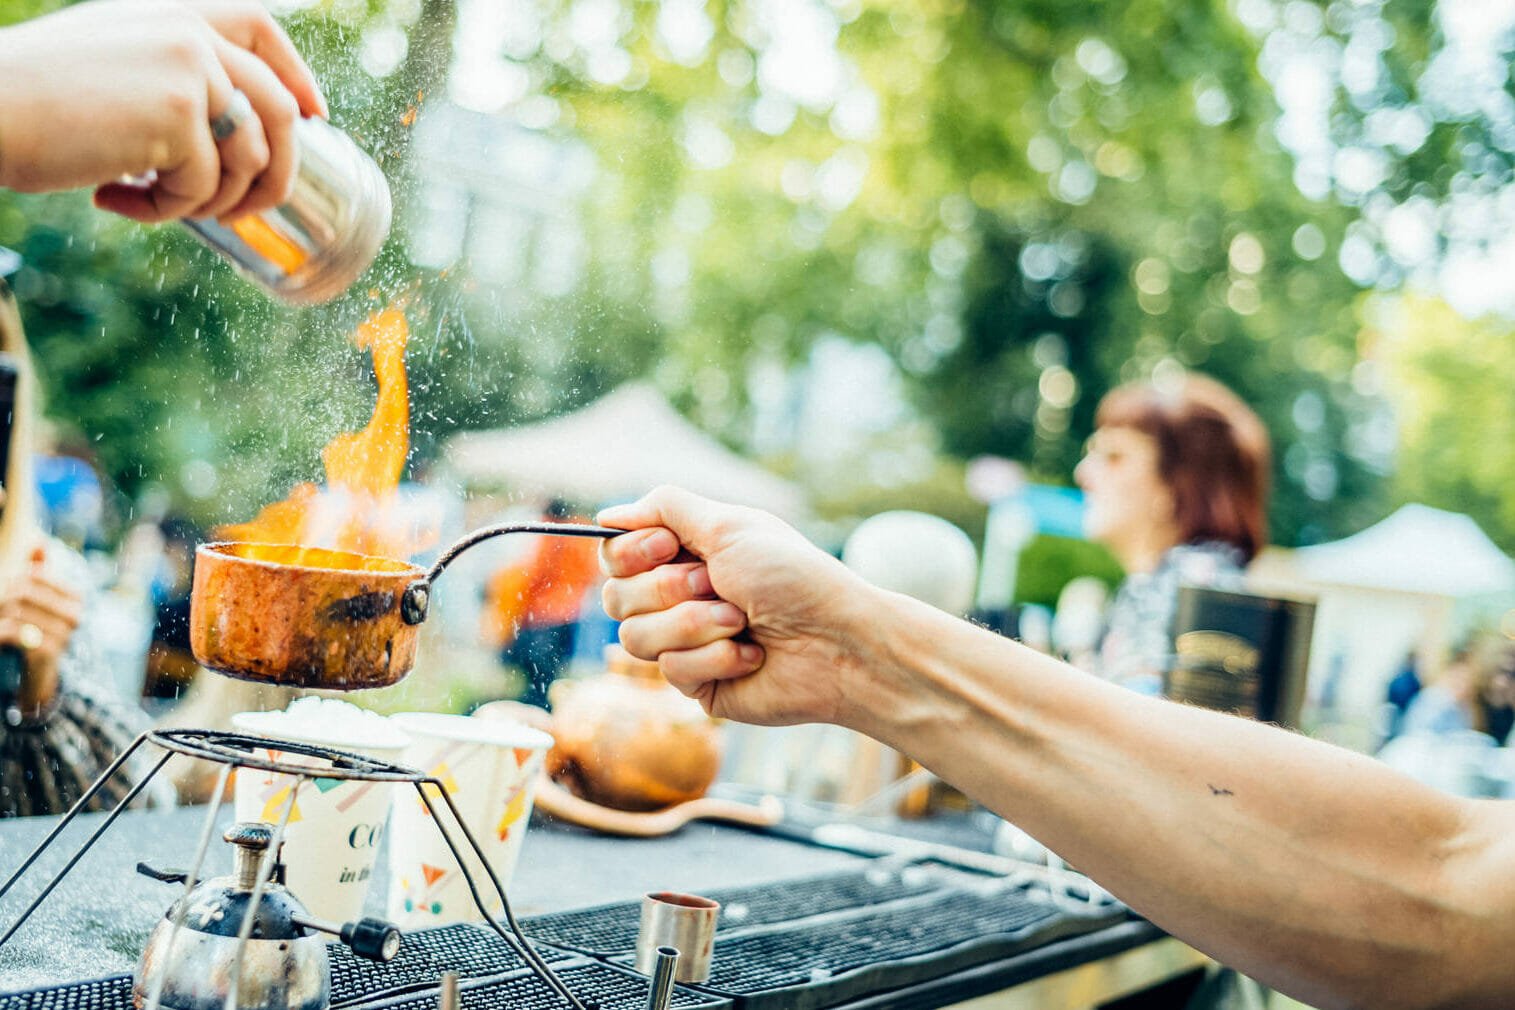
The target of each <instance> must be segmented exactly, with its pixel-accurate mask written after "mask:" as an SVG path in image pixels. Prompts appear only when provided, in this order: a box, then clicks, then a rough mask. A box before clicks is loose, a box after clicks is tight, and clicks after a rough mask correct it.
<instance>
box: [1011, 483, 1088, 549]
mask: <svg viewBox="0 0 1515 1010" xmlns="http://www.w3.org/2000/svg"><path fill="white" fill-rule="evenodd" d="M1016 497H1018V498H1019V499H1020V501H1021V502H1022V504H1024V505H1025V506H1026V507H1027V508H1029V509H1030V510H1031V514H1032V515H1033V516H1034V517H1035V518H1036V532H1038V533H1046V534H1048V535H1050V536H1054V537H1074V538H1077V539H1083V536H1084V493H1083V492H1082V491H1080V490H1079V489H1078V488H1076V487H1057V486H1054V485H1052V484H1027V485H1026V486H1025V487H1023V488H1022V489H1021V492H1020V494H1019V495H1017V496H1016Z"/></svg>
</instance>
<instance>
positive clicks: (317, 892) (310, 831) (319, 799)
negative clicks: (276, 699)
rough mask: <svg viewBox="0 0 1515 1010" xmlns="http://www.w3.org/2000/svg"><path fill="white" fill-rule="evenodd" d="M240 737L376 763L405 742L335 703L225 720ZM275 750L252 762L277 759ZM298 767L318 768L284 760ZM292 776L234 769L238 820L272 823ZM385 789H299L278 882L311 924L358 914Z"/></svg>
mask: <svg viewBox="0 0 1515 1010" xmlns="http://www.w3.org/2000/svg"><path fill="white" fill-rule="evenodd" d="M231 722H232V726H233V728H235V729H236V730H237V731H238V732H240V733H246V734H249V735H252V736H262V737H271V738H273V739H274V740H293V741H297V742H300V743H311V744H319V745H322V746H325V747H332V748H335V749H337V750H345V751H352V752H354V753H357V754H362V755H365V756H367V757H372V758H376V759H378V760H381V761H391V762H393V761H399V760H400V755H401V754H402V753H403V752H404V750H405V747H406V745H407V744H408V743H409V742H410V737H409V736H407V735H406V733H405V732H404V731H403V730H402V729H400V728H399V727H398V726H396V725H395V724H394V723H393V722H392V721H391V720H389V719H387V718H386V717H384V716H382V715H379V714H378V713H376V712H369V711H367V710H366V709H361V708H359V707H358V706H356V705H352V704H349V703H348V702H345V701H340V700H338V699H335V698H300V699H298V700H296V701H294V702H292V703H291V704H290V706H289V708H287V709H285V710H284V711H282V712H240V713H238V714H236V715H234V716H232V720H231ZM282 753H283V752H281V751H280V750H278V748H277V746H276V745H271V746H270V747H269V748H268V750H267V751H265V752H259V756H274V757H278V756H279V755H280V754H282ZM290 757H291V760H294V761H298V762H300V763H301V764H317V765H318V764H319V763H320V762H319V761H317V760H315V759H312V758H308V757H305V756H303V755H298V754H292V755H290ZM295 782H296V777H295V776H292V775H283V774H279V773H276V772H266V771H262V770H260V769H257V768H239V769H237V781H236V807H237V820H239V821H267V822H268V823H270V824H278V823H279V820H280V819H281V818H282V817H283V816H284V811H285V808H286V807H287V806H288V803H289V799H290V790H291V788H292V787H293V786H294V784H295ZM393 789H394V786H392V785H391V784H389V783H387V782H362V781H357V780H340V779H326V778H310V779H307V780H306V781H305V782H304V783H303V784H302V785H300V788H299V793H298V795H297V796H295V805H294V808H293V809H292V810H290V813H289V823H288V824H287V825H286V827H285V829H284V852H283V854H284V864H285V868H286V869H285V883H286V885H287V886H288V887H289V889H290V891H291V892H292V893H293V894H294V896H295V897H296V898H298V899H300V903H301V904H303V905H304V906H305V907H306V909H308V910H309V911H310V913H311V914H312V915H314V916H316V917H318V918H322V919H330V920H333V921H336V922H349V921H351V920H353V919H356V918H359V917H360V916H361V915H362V914H363V902H364V900H365V899H366V898H367V896H368V884H369V880H370V879H371V878H372V876H373V867H374V857H375V855H376V854H377V851H378V846H379V841H380V840H381V839H382V838H383V837H384V825H385V819H386V817H387V816H388V813H389V805H390V792H391V790H393Z"/></svg>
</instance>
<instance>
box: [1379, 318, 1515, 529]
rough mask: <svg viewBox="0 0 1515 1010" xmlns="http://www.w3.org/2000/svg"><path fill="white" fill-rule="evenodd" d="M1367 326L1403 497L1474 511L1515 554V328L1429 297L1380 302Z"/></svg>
mask: <svg viewBox="0 0 1515 1010" xmlns="http://www.w3.org/2000/svg"><path fill="white" fill-rule="evenodd" d="M1369 318H1370V321H1371V322H1372V324H1373V326H1372V329H1371V331H1370V334H1371V353H1372V358H1373V360H1374V361H1375V362H1376V363H1378V365H1379V366H1380V367H1381V369H1382V371H1383V381H1384V382H1385V383H1386V384H1387V386H1388V390H1389V398H1390V400H1391V402H1392V403H1393V405H1394V417H1395V419H1396V421H1397V434H1398V442H1399V445H1398V458H1397V463H1396V466H1395V471H1394V481H1393V488H1394V495H1395V497H1396V499H1398V500H1400V501H1420V502H1425V503H1426V504H1429V505H1436V506H1439V507H1441V508H1446V509H1450V510H1452V511H1457V512H1467V513H1469V514H1470V515H1472V516H1473V517H1474V518H1475V519H1477V520H1478V522H1479V523H1480V525H1482V526H1483V528H1484V531H1485V532H1487V533H1488V534H1489V536H1490V537H1492V538H1493V539H1494V541H1495V542H1496V543H1498V544H1499V545H1500V546H1501V547H1503V548H1504V549H1505V550H1507V551H1509V550H1515V496H1512V495H1511V494H1510V488H1511V486H1512V484H1515V411H1512V410H1511V409H1510V404H1511V390H1512V389H1515V357H1512V356H1511V354H1510V348H1511V346H1512V341H1515V326H1512V325H1511V324H1510V323H1509V322H1508V321H1501V320H1493V319H1487V320H1482V321H1469V320H1466V319H1464V318H1462V317H1461V316H1459V315H1458V314H1457V313H1456V312H1455V311H1453V310H1452V309H1451V308H1450V307H1449V306H1448V305H1446V303H1444V302H1441V301H1439V300H1436V299H1432V298H1426V297H1423V296H1405V297H1401V298H1394V299H1382V300H1378V301H1376V302H1375V303H1374V305H1373V306H1372V311H1371V312H1370V313H1369Z"/></svg>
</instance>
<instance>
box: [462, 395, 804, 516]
mask: <svg viewBox="0 0 1515 1010" xmlns="http://www.w3.org/2000/svg"><path fill="white" fill-rule="evenodd" d="M443 458H444V459H445V461H446V463H447V465H448V466H449V467H450V468H451V469H452V471H453V472H454V473H456V474H457V475H458V476H459V477H460V478H461V479H462V480H463V482H464V483H465V484H467V485H470V486H474V487H499V488H508V489H509V490H511V491H521V492H526V493H529V494H537V495H542V496H549V495H558V496H561V497H565V498H570V499H573V500H576V501H581V502H587V503H600V502H610V501H617V500H622V499H629V498H635V497H638V496H640V495H642V494H644V493H646V492H647V491H649V490H651V489H652V488H654V487H656V486H657V485H659V484H677V485H679V486H681V487H686V488H688V489H689V490H691V491H696V492H698V493H700V494H703V495H708V496H709V497H711V498H717V499H720V500H722V501H729V502H736V503H739V504H742V505H753V506H756V507H758V508H762V509H766V510H767V511H769V512H775V513H777V514H779V515H781V516H784V517H785V518H787V519H791V520H792V519H795V518H797V517H798V516H799V515H800V514H801V513H802V511H803V506H804V497H803V495H802V494H801V492H800V490H799V489H798V488H797V487H795V486H794V485H793V484H791V483H789V482H788V481H786V480H784V479H782V478H780V477H778V476H776V475H774V474H772V473H770V472H769V471H767V470H765V469H763V468H762V467H761V466H758V465H757V464H755V463H753V462H751V461H750V460H747V459H743V458H742V457H741V456H739V455H737V454H736V453H734V452H732V451H731V450H729V449H727V448H726V447H725V446H723V445H721V444H720V443H719V442H717V441H716V440H715V439H713V438H711V437H710V436H709V435H706V434H705V433H704V432H702V431H700V430H699V429H698V428H696V427H694V426H693V425H692V424H690V423H689V422H688V421H687V420H685V419H684V417H683V416H682V415H681V414H679V412H678V411H676V410H674V409H673V408H672V407H671V406H669V404H668V401H666V400H664V399H663V397H662V395H661V394H659V393H658V392H657V391H656V390H654V389H653V388H652V387H650V386H648V385H645V384H643V383H628V384H627V385H624V386H621V387H620V388H619V389H616V390H615V391H614V392H612V393H610V394H608V395H607V396H604V397H602V398H601V399H599V400H596V401H595V402H594V403H591V404H589V405H588V406H587V407H584V408H582V409H580V410H577V411H574V412H573V413H571V414H564V415H562V416H560V417H555V418H551V419H550V420H546V421H542V422H539V423H536V424H528V425H522V426H520V427H516V428H499V429H494V430H490V431H470V432H462V433H460V434H457V435H454V436H453V437H452V438H450V439H448V440H447V442H446V443H445V445H444V447H443Z"/></svg>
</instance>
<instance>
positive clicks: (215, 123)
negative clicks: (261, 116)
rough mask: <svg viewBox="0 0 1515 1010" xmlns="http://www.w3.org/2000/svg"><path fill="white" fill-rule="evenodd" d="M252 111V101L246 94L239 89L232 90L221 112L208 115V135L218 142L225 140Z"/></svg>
mask: <svg viewBox="0 0 1515 1010" xmlns="http://www.w3.org/2000/svg"><path fill="white" fill-rule="evenodd" d="M252 112H253V107H252V103H251V102H249V101H248V100H247V96H246V95H245V94H243V93H242V92H241V91H238V90H233V91H232V93H231V101H229V102H227V103H226V108H225V109H223V110H222V111H221V114H220V115H219V116H212V117H210V135H211V136H212V137H215V138H216V141H217V142H218V143H219V142H220V141H223V140H225V139H226V138H227V137H230V136H231V135H232V134H233V133H236V132H237V127H239V126H241V125H242V124H243V123H245V122H246V121H247V119H248V117H249V116H251V115H252Z"/></svg>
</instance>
